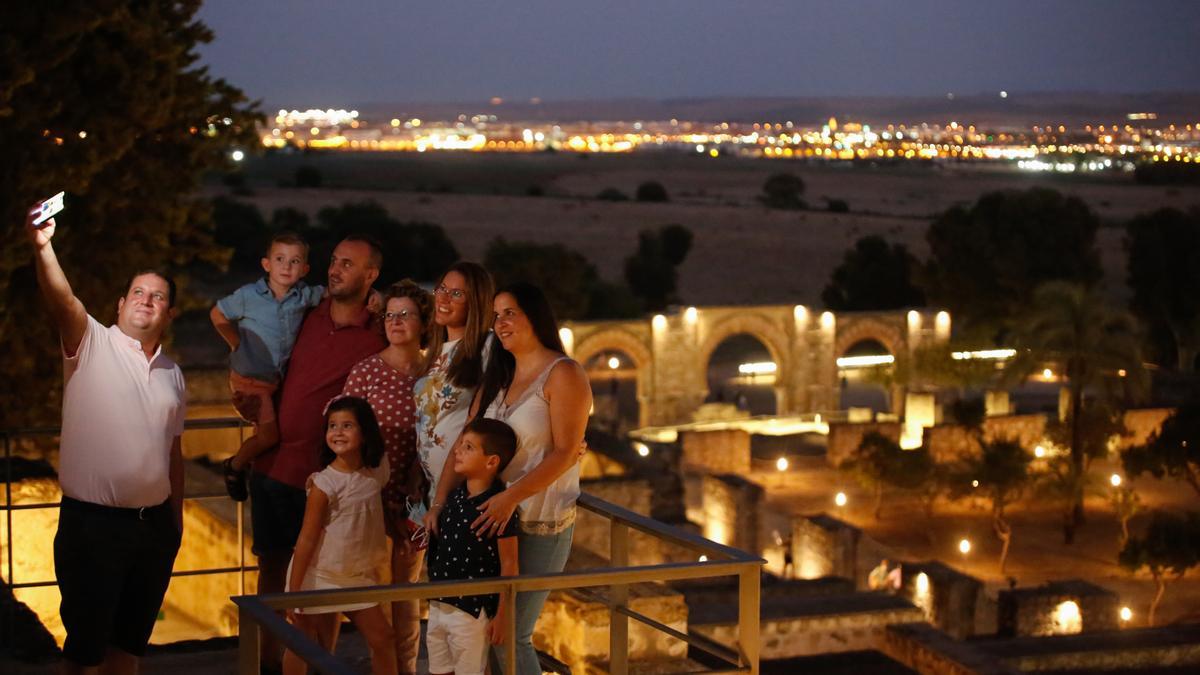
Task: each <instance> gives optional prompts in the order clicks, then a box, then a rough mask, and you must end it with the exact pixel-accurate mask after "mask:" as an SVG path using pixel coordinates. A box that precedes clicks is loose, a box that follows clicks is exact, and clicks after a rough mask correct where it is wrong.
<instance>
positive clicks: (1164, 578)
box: [1117, 511, 1200, 626]
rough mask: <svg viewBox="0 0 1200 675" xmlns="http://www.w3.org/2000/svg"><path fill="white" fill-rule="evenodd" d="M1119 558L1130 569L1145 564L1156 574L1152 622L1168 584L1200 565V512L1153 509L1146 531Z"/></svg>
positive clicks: (1127, 544) (1136, 568) (1139, 568)
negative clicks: (1179, 513)
mask: <svg viewBox="0 0 1200 675" xmlns="http://www.w3.org/2000/svg"><path fill="white" fill-rule="evenodd" d="M1117 560H1118V562H1119V563H1120V564H1121V566H1122V567H1124V568H1125V569H1127V570H1129V571H1130V572H1134V573H1136V572H1138V571H1139V570H1141V569H1142V568H1143V567H1145V568H1146V569H1148V570H1149V571H1150V576H1151V577H1153V578H1154V586H1155V593H1154V599H1153V600H1152V601H1151V602H1150V613H1149V615H1148V616H1147V623H1148V624H1149V625H1151V626H1153V625H1154V618H1155V614H1156V613H1157V611H1158V604H1159V603H1160V602H1162V597H1163V593H1165V592H1166V590H1167V584H1168V583H1169V582H1171V581H1174V580H1177V579H1180V578H1181V577H1183V575H1184V574H1186V573H1187V571H1188V570H1190V569H1191V568H1193V567H1196V566H1197V565H1200V513H1196V512H1195V511H1189V512H1188V513H1186V514H1184V515H1175V514H1172V513H1168V512H1166V511H1154V512H1153V513H1152V514H1151V516H1150V524H1149V525H1147V526H1146V531H1145V532H1144V533H1143V534H1142V536H1140V537H1133V538H1131V539H1130V540H1129V541H1127V542H1126V543H1125V546H1124V548H1122V549H1121V552H1120V554H1118V558H1117Z"/></svg>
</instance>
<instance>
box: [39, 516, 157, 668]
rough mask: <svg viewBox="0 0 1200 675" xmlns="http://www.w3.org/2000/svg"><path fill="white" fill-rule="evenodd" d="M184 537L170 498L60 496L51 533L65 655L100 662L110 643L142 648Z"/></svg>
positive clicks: (137, 650)
mask: <svg viewBox="0 0 1200 675" xmlns="http://www.w3.org/2000/svg"><path fill="white" fill-rule="evenodd" d="M179 541H180V532H179V529H178V528H177V527H176V526H175V516H174V514H173V513H172V509H171V505H170V503H169V502H164V503H162V504H160V505H158V506H151V507H147V508H145V509H140V510H139V509H122V508H113V507H108V506H101V505H99V504H92V503H89V502H80V501H76V500H74V499H71V498H70V497H63V500H62V509H61V510H60V512H59V517H58V533H57V534H56V535H55V536H54V574H55V576H56V577H57V578H58V587H59V590H60V591H61V593H62V605H61V607H60V609H59V612H60V614H61V615H62V622H63V627H64V628H66V631H67V641H66V644H65V645H63V656H65V657H66V658H67V659H68V660H70V661H72V662H74V663H76V664H78V665H81V666H96V665H99V664H100V663H101V662H102V661H103V660H104V653H105V651H107V649H108V648H109V647H110V646H111V647H116V648H117V649H120V650H121V651H124V652H127V653H129V654H133V655H134V656H141V655H142V654H143V653H145V651H146V643H147V642H149V641H150V633H151V632H153V631H154V622H155V621H156V620H157V619H158V612H159V609H160V608H161V607H162V601H163V596H164V595H166V593H167V586H168V585H170V583H171V567H172V566H173V565H174V564H175V554H176V553H178V552H179Z"/></svg>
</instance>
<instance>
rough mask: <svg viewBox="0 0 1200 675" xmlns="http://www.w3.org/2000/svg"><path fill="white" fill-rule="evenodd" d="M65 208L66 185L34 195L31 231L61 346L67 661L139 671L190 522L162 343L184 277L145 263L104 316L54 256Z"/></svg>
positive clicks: (68, 665)
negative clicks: (108, 322)
mask: <svg viewBox="0 0 1200 675" xmlns="http://www.w3.org/2000/svg"><path fill="white" fill-rule="evenodd" d="M56 199H57V200H58V202H57V204H55V203H53V202H54V201H55V200H56ZM46 204H50V207H51V208H49V209H48V208H46ZM61 207H62V203H61V196H60V195H56V197H54V198H51V199H50V200H47V201H46V202H43V203H39V204H37V205H35V206H33V207H32V208H31V209H30V210H29V212H28V214H27V216H26V222H25V231H26V237H27V239H28V240H29V243H30V246H31V248H32V249H33V256H34V262H35V265H36V268H37V279H38V286H39V287H40V288H41V292H42V296H43V297H44V298H45V301H46V307H47V309H48V310H49V312H50V316H51V318H52V320H53V321H54V324H55V326H56V327H57V328H58V332H59V335H60V337H61V340H62V350H63V375H64V377H63V380H64V385H63V419H62V439H61V442H60V445H59V448H60V456H59V483H60V485H61V487H62V492H63V498H62V508H61V511H60V514H59V522H58V531H57V533H56V535H55V538H54V570H55V576H56V578H57V579H58V585H59V589H60V591H61V594H62V605H61V609H60V614H61V616H62V621H63V626H64V628H65V629H66V632H67V639H66V643H65V644H64V646H63V656H64V671H65V672H68V673H82V672H92V671H94V669H96V668H98V667H100V668H103V669H104V670H106V671H109V672H123V673H136V672H137V670H138V661H139V658H140V657H141V656H142V654H143V653H144V652H145V649H146V644H147V642H149V639H150V633H151V632H152V631H153V629H154V623H155V620H156V619H157V616H158V611H159V607H160V606H161V605H162V599H163V596H164V595H165V594H166V590H167V585H168V584H169V582H170V579H171V568H172V566H173V565H174V562H175V555H176V553H177V552H178V550H179V543H180V538H181V536H182V531H183V459H182V453H181V445H180V436H181V435H182V434H183V422H184V417H185V403H184V401H185V391H184V381H183V373H182V372H181V371H180V369H179V366H178V365H177V364H176V363H175V362H174V361H173V360H171V358H170V357H169V356H167V355H166V354H164V353H163V352H162V337H163V334H164V333H165V332H166V329H167V327H168V326H169V325H170V323H171V320H172V318H174V315H175V309H174V305H175V284H174V282H173V281H172V280H171V278H170V277H169V276H168V275H166V274H164V273H162V272H158V271H153V270H146V271H140V272H137V273H136V274H134V275H133V276H132V278H131V279H130V281H129V284H128V286H127V287H126V291H125V294H124V296H123V297H121V298H119V299H118V300H117V321H116V323H115V324H114V325H112V326H108V327H105V326H103V325H101V324H100V322H98V321H97V320H96V319H94V318H93V317H92V316H90V315H89V314H88V312H87V309H86V308H85V307H84V305H83V303H82V302H81V301H80V300H79V298H78V297H77V296H76V295H75V293H74V291H73V290H72V289H71V284H70V282H68V281H67V276H66V274H65V273H64V272H63V269H62V266H61V265H60V264H59V261H58V257H57V256H56V255H55V252H54V247H53V244H52V240H53V238H54V236H55V233H56V229H57V224H56V222H55V220H54V218H52V217H46V213H47V212H48V211H54V209H55V208H57V209H59V210H61Z"/></svg>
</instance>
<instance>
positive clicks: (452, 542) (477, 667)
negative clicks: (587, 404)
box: [425, 418, 520, 675]
mask: <svg viewBox="0 0 1200 675" xmlns="http://www.w3.org/2000/svg"><path fill="white" fill-rule="evenodd" d="M516 451H517V435H516V433H514V432H513V430H512V427H510V426H508V425H507V424H505V423H504V422H501V421H499V420H493V419H487V418H478V419H475V420H472V421H471V422H470V423H469V424H467V426H466V427H465V428H464V429H463V433H462V436H461V437H460V438H459V441H458V444H457V445H455V446H454V472H455V473H457V474H458V475H460V476H462V477H463V478H464V479H465V480H464V481H463V483H462V484H461V485H459V486H458V487H457V488H455V490H454V492H452V493H450V496H449V497H448V498H447V499H446V506H445V507H444V508H443V509H442V512H441V514H439V516H438V532H437V536H436V537H435V538H434V539H433V540H432V541H431V542H430V544H429V551H430V559H429V580H430V581H445V580H450V579H454V580H463V579H484V578H487V577H495V576H504V577H511V576H516V575H517V573H518V569H517V568H518V563H517V532H518V531H519V530H520V518H519V517H518V516H517V514H516V513H514V514H513V516H512V518H511V519H510V520H509V521H508V524H507V525H506V526H505V527H504V529H503V530H502V531H500V532H497V533H496V534H491V535H486V536H484V537H478V536H476V535H475V533H474V532H473V531H472V530H471V522H472V521H474V520H475V519H476V518H478V517H479V511H478V509H477V507H478V506H479V505H480V504H482V503H484V502H485V501H487V500H488V499H490V498H492V497H494V496H495V495H497V494H499V493H501V492H503V491H504V487H505V486H504V481H502V480H500V479H499V478H498V477H497V476H498V474H499V473H500V472H501V471H503V470H504V468H505V467H506V466H508V463H509V462H510V461H512V458H513V455H514V454H516ZM506 605H507V603H505V601H504V600H503V599H502V598H500V596H499V595H497V594H494V593H493V594H491V595H473V596H459V597H454V598H435V599H433V600H431V601H430V602H429V625H428V627H427V628H426V631H425V648H426V651H427V652H428V653H429V672H430V673H433V674H434V675H439V674H442V673H454V675H473V674H476V673H478V674H480V675H482V673H483V671H484V666H485V664H486V662H487V651H488V645H489V644H495V645H498V644H501V643H502V642H503V640H504V616H505V615H506V613H507V612H511V611H512V608H511V607H508V606H506Z"/></svg>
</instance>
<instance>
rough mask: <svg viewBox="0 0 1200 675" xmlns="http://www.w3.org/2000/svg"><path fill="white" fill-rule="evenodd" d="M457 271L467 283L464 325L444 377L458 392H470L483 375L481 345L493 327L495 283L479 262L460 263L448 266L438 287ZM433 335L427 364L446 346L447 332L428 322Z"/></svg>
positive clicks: (431, 362)
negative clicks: (466, 390) (467, 390)
mask: <svg viewBox="0 0 1200 675" xmlns="http://www.w3.org/2000/svg"><path fill="white" fill-rule="evenodd" d="M451 272H458V273H459V274H461V275H462V277H463V279H465V280H466V282H467V298H466V299H467V325H466V329H465V330H464V331H463V338H462V341H461V342H459V343H458V348H457V349H455V350H454V355H453V356H451V357H450V365H449V366H448V367H447V368H446V375H447V377H448V378H449V379H450V382H452V383H453V384H454V386H456V387H458V388H460V389H470V388H472V387H474V386H476V385H478V384H479V379H480V377H481V376H482V375H483V344H484V342H485V341H486V340H487V337H488V333H489V331H490V330H491V328H492V298H493V297H494V295H495V290H496V284H495V282H494V281H492V275H491V274H488V271H487V270H485V269H484V268H483V266H482V265H480V264H479V263H473V262H470V261H467V260H460V261H458V262H456V263H454V264H453V265H451V266H450V269H448V270H446V272H445V273H444V274H442V276H441V277H439V278H438V284H439V285H441V283H442V281H443V280H444V279H445V278H446V275H448V274H450V273H451ZM430 327H431V328H432V331H433V332H432V334H431V335H430V340H429V362H428V363H429V365H432V364H433V362H434V361H436V360H437V357H438V356H439V355H440V354H441V353H442V345H443V344H445V343H446V329H445V328H441V327H439V326H437V325H436V324H435V323H434V322H433V321H430Z"/></svg>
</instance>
